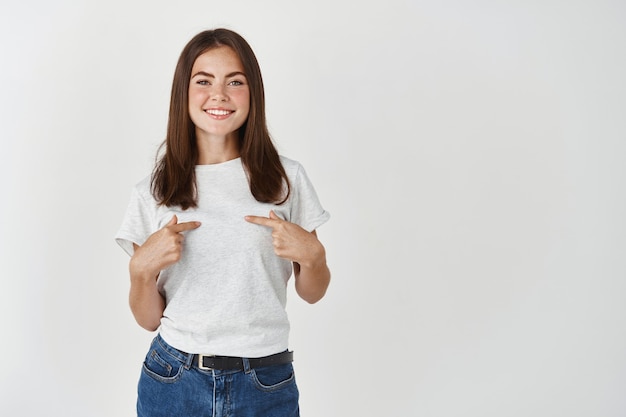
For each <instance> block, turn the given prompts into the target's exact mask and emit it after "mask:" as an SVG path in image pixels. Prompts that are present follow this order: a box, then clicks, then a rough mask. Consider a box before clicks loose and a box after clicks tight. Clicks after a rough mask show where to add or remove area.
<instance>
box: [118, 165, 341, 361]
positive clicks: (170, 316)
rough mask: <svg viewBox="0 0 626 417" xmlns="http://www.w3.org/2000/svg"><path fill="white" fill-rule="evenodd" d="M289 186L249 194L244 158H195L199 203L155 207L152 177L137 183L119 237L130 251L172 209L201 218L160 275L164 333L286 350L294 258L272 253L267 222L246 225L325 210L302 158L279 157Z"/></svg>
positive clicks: (238, 347)
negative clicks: (261, 196) (200, 161)
mask: <svg viewBox="0 0 626 417" xmlns="http://www.w3.org/2000/svg"><path fill="white" fill-rule="evenodd" d="M281 162H282V164H283V167H284V168H285V171H286V174H287V177H288V178H289V182H290V184H291V195H290V197H289V199H288V200H287V202H285V203H284V204H282V205H280V206H278V205H274V204H269V203H260V202H258V201H256V200H255V199H254V197H253V196H252V194H251V192H250V186H249V184H248V180H247V176H246V173H245V171H244V168H243V165H242V163H241V159H240V158H237V159H233V160H231V161H227V162H224V163H220V164H215V165H197V166H196V181H197V191H198V207H197V208H195V209H193V208H192V209H188V210H181V209H180V208H179V207H166V206H159V205H158V204H157V202H156V201H155V200H154V198H153V196H152V194H151V192H150V177H147V178H145V179H144V180H142V181H141V182H139V183H138V184H137V185H136V186H135V187H134V189H133V191H132V194H131V199H130V203H129V205H128V209H127V211H126V215H125V217H124V220H123V223H122V226H121V227H120V229H119V231H118V233H117V235H116V237H115V239H116V241H117V242H118V243H119V244H120V246H121V247H122V248H123V249H124V250H125V251H126V252H127V253H128V254H129V255H132V254H133V243H136V244H137V245H140V246H141V245H142V244H143V243H144V242H145V241H146V239H147V238H148V237H149V236H150V235H151V234H152V233H154V232H155V231H157V230H159V229H161V228H162V227H163V226H165V225H166V224H167V223H168V222H169V221H170V220H171V218H172V216H173V215H174V214H176V216H177V217H178V221H179V222H181V223H182V222H186V221H200V222H201V223H202V225H201V226H200V227H199V228H198V229H195V230H190V231H187V232H184V233H185V241H184V244H183V253H182V257H181V260H180V261H179V262H178V263H176V264H174V265H172V266H170V267H169V268H167V269H165V270H163V271H161V274H160V275H159V278H158V280H157V285H158V288H159V291H160V292H161V293H162V294H163V295H164V296H165V302H166V308H165V311H164V312H163V318H162V319H161V326H160V329H159V331H160V334H161V336H162V337H163V338H164V339H165V340H166V341H167V342H168V343H169V344H170V345H172V346H174V347H175V348H177V349H180V350H182V351H184V352H188V353H203V354H215V355H229V356H242V357H260V356H266V355H271V354H273V353H277V352H281V351H284V350H286V349H287V348H288V337H289V321H288V319H287V313H286V311H285V306H286V301H287V300H286V290H287V281H288V280H289V278H290V276H291V274H292V264H291V262H290V261H288V260H285V259H283V258H280V257H278V256H277V255H276V254H275V253H274V248H273V245H272V237H271V232H272V230H271V229H270V228H268V227H264V226H260V225H256V224H252V223H249V222H247V221H245V220H244V216H246V215H257V216H265V217H268V216H269V212H270V210H274V211H275V212H276V214H277V215H278V216H279V217H281V218H283V219H285V220H287V221H289V222H292V223H295V224H298V225H300V226H301V227H302V228H304V229H305V230H307V231H312V230H315V229H317V228H318V227H319V226H321V225H322V224H324V223H325V222H326V221H327V220H328V219H329V217H330V215H329V213H328V212H327V211H325V210H324V209H323V208H322V206H321V204H320V202H319V200H318V197H317V194H316V193H315V189H314V188H313V186H312V184H311V182H310V181H309V179H308V177H307V175H306V173H305V171H304V169H303V168H302V166H301V165H300V164H299V163H298V162H296V161H293V160H291V159H288V158H285V157H281Z"/></svg>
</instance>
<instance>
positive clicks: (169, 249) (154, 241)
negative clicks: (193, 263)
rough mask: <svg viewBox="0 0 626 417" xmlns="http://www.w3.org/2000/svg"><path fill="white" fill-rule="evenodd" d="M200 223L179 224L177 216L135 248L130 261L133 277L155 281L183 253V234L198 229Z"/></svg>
mask: <svg viewBox="0 0 626 417" xmlns="http://www.w3.org/2000/svg"><path fill="white" fill-rule="evenodd" d="M198 227H200V222H185V223H178V218H177V217H176V215H174V216H173V217H172V219H171V220H170V221H169V223H167V224H166V225H165V226H164V227H163V228H162V229H160V230H157V231H156V232H154V233H153V234H151V235H150V237H148V239H147V240H146V241H145V243H144V244H143V245H141V246H135V253H134V254H133V256H132V258H131V260H130V266H129V267H130V274H131V277H132V276H135V277H144V278H145V279H154V278H155V277H156V276H157V275H158V274H159V273H160V272H161V271H162V270H163V269H165V268H167V267H168V266H170V265H173V264H175V263H176V262H178V261H179V260H180V258H181V255H182V251H183V241H184V240H185V236H184V234H183V232H185V231H188V230H193V229H197V228H198Z"/></svg>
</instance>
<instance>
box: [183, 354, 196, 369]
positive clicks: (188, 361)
mask: <svg viewBox="0 0 626 417" xmlns="http://www.w3.org/2000/svg"><path fill="white" fill-rule="evenodd" d="M195 356H196V355H194V354H193V353H187V358H186V359H185V369H187V370H189V368H191V366H192V365H193V358H194V357H195Z"/></svg>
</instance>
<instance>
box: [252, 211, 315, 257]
mask: <svg viewBox="0 0 626 417" xmlns="http://www.w3.org/2000/svg"><path fill="white" fill-rule="evenodd" d="M245 219H246V221H248V222H250V223H254V224H258V225H261V226H265V227H269V228H271V229H272V241H273V244H274V252H275V253H276V255H278V256H280V257H281V258H285V259H288V260H290V261H292V262H297V263H298V264H300V265H302V266H305V267H313V266H314V265H315V263H317V262H319V261H320V260H323V259H324V247H323V246H322V244H321V243H320V241H319V240H318V239H317V236H316V235H315V232H307V231H306V230H304V229H303V228H302V227H300V226H298V225H297V224H295V223H291V222H288V221H286V220H283V219H281V218H280V217H278V216H277V215H276V213H274V211H273V210H272V211H270V214H269V217H262V216H246V217H245ZM324 262H325V261H324Z"/></svg>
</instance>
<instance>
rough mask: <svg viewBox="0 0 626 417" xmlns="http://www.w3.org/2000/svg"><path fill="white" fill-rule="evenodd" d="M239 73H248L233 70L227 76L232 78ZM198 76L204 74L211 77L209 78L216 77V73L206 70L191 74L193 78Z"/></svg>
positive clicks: (242, 74)
mask: <svg viewBox="0 0 626 417" xmlns="http://www.w3.org/2000/svg"><path fill="white" fill-rule="evenodd" d="M237 75H241V76H244V77H245V76H246V74H244V73H243V72H241V71H233V72H231V73H229V74H226V78H230V77H235V76H237ZM197 76H203V77H209V78H215V75H213V74H211V73H208V72H205V71H198V72H196V73H195V74H194V75H192V76H191V78H194V77H197Z"/></svg>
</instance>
